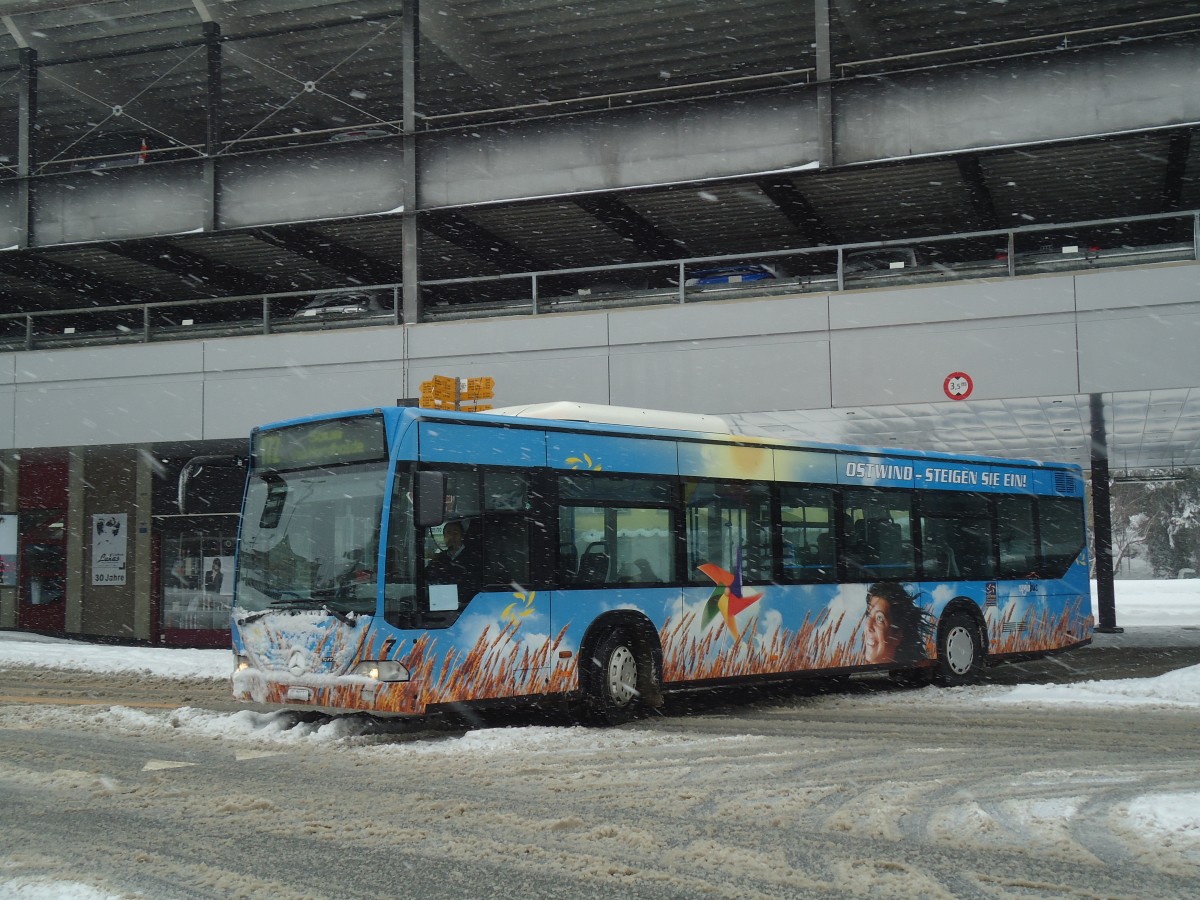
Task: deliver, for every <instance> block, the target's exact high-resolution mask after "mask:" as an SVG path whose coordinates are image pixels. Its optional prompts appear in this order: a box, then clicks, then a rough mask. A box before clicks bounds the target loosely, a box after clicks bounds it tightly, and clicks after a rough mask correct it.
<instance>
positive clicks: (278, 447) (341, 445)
mask: <svg viewBox="0 0 1200 900" xmlns="http://www.w3.org/2000/svg"><path fill="white" fill-rule="evenodd" d="M251 454H252V456H253V464H254V468H255V469H259V470H261V469H270V470H274V471H289V470H292V469H307V468H311V467H313V466H336V465H345V464H347V463H361V462H376V461H379V460H386V459H387V432H386V431H385V429H384V427H383V416H378V415H375V416H356V417H355V418H352V419H330V420H328V421H324V422H305V423H303V424H300V425H289V426H287V427H285V428H276V429H273V430H271V431H260V432H256V433H255V434H254V440H253V449H252V451H251Z"/></svg>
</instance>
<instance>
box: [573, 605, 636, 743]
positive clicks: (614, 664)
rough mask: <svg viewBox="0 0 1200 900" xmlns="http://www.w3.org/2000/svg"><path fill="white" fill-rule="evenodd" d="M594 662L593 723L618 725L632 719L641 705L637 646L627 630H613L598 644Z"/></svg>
mask: <svg viewBox="0 0 1200 900" xmlns="http://www.w3.org/2000/svg"><path fill="white" fill-rule="evenodd" d="M592 663H593V665H594V666H595V669H594V670H593V671H592V677H591V678H590V688H589V690H588V695H589V696H588V698H587V699H588V706H589V712H590V714H591V715H590V718H591V719H592V721H593V722H595V724H597V725H616V724H619V723H621V722H627V721H629V720H630V719H632V718H633V717H634V716H635V715H636V714H637V713H638V712H639V710H640V708H641V705H642V703H641V697H642V693H641V690H640V684H641V677H642V674H643V673H641V672H640V671H639V668H638V654H637V646H636V645H635V644H634V643H633V641H632V640H630V638H629V635H628V634H627V633H626V632H625V631H624V630H622V629H619V628H617V629H613V630H612V631H609V632H608V633H607V634H605V635H604V637H602V638H601V639H600V641H599V643H597V644H596V650H595V652H594V653H593V654H592Z"/></svg>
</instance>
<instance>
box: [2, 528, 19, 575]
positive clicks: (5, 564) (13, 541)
mask: <svg viewBox="0 0 1200 900" xmlns="http://www.w3.org/2000/svg"><path fill="white" fill-rule="evenodd" d="M16 583H17V517H16V516H15V515H0V586H6V587H12V586H13V585H15V584H16Z"/></svg>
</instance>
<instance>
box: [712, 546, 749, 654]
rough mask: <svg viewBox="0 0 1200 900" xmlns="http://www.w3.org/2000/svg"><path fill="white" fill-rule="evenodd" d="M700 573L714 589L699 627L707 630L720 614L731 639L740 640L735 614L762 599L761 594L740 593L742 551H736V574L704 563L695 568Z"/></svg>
mask: <svg viewBox="0 0 1200 900" xmlns="http://www.w3.org/2000/svg"><path fill="white" fill-rule="evenodd" d="M696 568H697V569H699V570H700V571H701V572H703V573H704V574H705V575H707V576H708V577H709V578H711V579H712V580H713V581H714V582H715V583H716V585H717V586H716V588H715V589H714V590H713V592H712V595H711V596H710V597H709V598H708V602H707V603H705V604H704V612H703V614H702V615H701V617H700V627H701V628H707V627H708V623H709V622H711V621H712V620H713V619H714V618H715V617H716V615H717V613H720V614H721V618H723V619H724V620H725V624H726V625H728V626H729V631H730V633H731V634H732V635H733V639H734V640H735V641H736V640H740V639H741V634H740V633H739V632H738V627H737V614H738V613H740V612H741V611H742V610H744V609H746V608H747V607H748V606H752V605H754V604H755V603H757V602H758V601H759V600H760V599H762V594H743V593H742V551H741V550H738V554H737V565H736V566H735V567H734V568H735V569H736V574H734V573H733V572H726V571H725V570H724V569H722V568H721V567H720V566H718V565H715V564H714V563H704V564H703V565H699V566H696Z"/></svg>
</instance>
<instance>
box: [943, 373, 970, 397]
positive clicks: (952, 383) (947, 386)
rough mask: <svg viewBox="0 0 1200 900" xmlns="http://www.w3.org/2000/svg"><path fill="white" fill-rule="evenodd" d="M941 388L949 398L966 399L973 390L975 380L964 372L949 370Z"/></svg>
mask: <svg viewBox="0 0 1200 900" xmlns="http://www.w3.org/2000/svg"><path fill="white" fill-rule="evenodd" d="M942 390H943V391H945V392H946V396H947V397H949V398H950V399H951V400H966V399H967V398H968V397H970V396H971V391H973V390H975V382H974V381H972V380H971V376H970V375H968V374H967V373H966V372H951V373H950V374H949V375H947V376H946V381H945V382H944V383H943V384H942Z"/></svg>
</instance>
